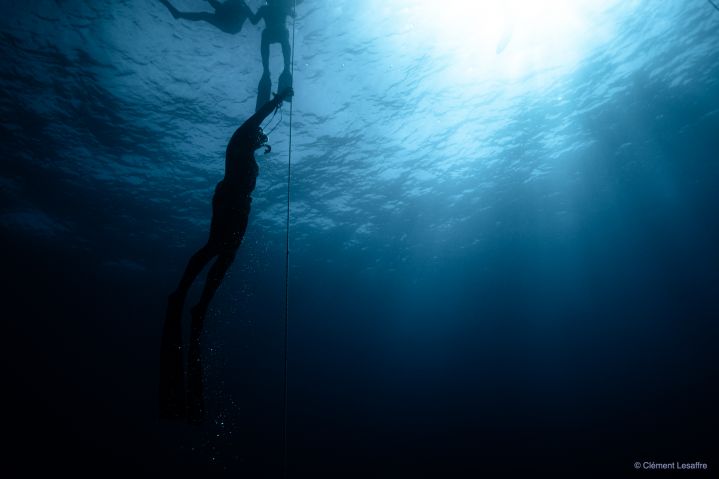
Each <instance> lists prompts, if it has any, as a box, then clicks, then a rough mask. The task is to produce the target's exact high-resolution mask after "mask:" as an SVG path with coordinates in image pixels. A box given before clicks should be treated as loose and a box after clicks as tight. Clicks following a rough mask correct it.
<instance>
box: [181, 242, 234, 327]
mask: <svg viewBox="0 0 719 479" xmlns="http://www.w3.org/2000/svg"><path fill="white" fill-rule="evenodd" d="M236 252H237V249H232V250H228V251H224V252H222V253H220V255H219V256H218V257H217V260H216V261H215V263H214V264H213V265H212V266H211V267H210V271H209V272H208V273H207V280H206V281H205V288H204V289H203V290H202V296H200V301H199V302H198V303H197V305H195V306H194V307H193V308H192V310H191V311H192V325H191V330H190V333H191V335H190V337H191V340H193V341H199V338H200V333H202V323H203V322H204V320H205V314H206V313H207V308H208V307H209V305H210V301H212V297H213V296H214V295H215V292H216V291H217V288H219V287H220V284H221V283H222V280H223V279H224V277H225V273H227V270H228V269H229V268H230V265H231V264H232V262H233V261H234V260H235V254H236Z"/></svg>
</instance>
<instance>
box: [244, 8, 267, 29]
mask: <svg viewBox="0 0 719 479" xmlns="http://www.w3.org/2000/svg"><path fill="white" fill-rule="evenodd" d="M247 9H248V10H249V11H250V15H249V20H250V23H252V24H253V25H257V23H259V21H260V20H262V18H263V17H264V16H265V11H266V10H267V7H260V8H259V10H257V13H252V10H251V9H250V7H247Z"/></svg>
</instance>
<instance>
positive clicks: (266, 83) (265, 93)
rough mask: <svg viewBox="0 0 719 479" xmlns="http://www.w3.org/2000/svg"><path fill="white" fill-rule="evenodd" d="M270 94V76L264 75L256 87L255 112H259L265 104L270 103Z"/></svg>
mask: <svg viewBox="0 0 719 479" xmlns="http://www.w3.org/2000/svg"><path fill="white" fill-rule="evenodd" d="M271 93H272V80H270V75H269V74H267V73H264V74H263V75H262V78H260V84H259V85H257V104H256V105H255V111H259V109H260V108H262V107H263V106H264V104H265V103H267V102H268V101H270V94H271Z"/></svg>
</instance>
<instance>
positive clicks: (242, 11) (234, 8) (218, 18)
mask: <svg viewBox="0 0 719 479" xmlns="http://www.w3.org/2000/svg"><path fill="white" fill-rule="evenodd" d="M160 2H161V3H162V4H163V5H164V6H165V7H167V9H168V10H169V11H170V13H171V14H172V16H173V17H174V18H176V19H183V20H190V21H194V22H207V23H209V24H210V25H213V26H215V27H217V28H218V29H219V30H222V31H223V32H225V33H231V34H235V33H239V32H240V31H241V30H242V25H243V24H244V23H245V20H246V19H247V18H249V16H250V15H252V11H251V10H250V7H248V6H247V4H246V3H245V0H226V1H225V2H224V3H221V2H219V1H218V0H207V2H208V3H209V4H210V5H211V6H212V8H214V9H215V11H214V13H210V12H181V11H179V10H178V9H176V8H175V7H174V6H173V5H172V4H171V3H170V2H169V0H160ZM268 100H269V98H268Z"/></svg>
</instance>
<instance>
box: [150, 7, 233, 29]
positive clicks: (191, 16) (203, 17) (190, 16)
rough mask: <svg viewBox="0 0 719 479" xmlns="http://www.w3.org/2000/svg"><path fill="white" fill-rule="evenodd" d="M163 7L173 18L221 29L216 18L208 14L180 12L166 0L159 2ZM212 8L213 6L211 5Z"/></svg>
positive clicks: (212, 14)
mask: <svg viewBox="0 0 719 479" xmlns="http://www.w3.org/2000/svg"><path fill="white" fill-rule="evenodd" d="M160 2H162V4H163V5H164V6H166V7H167V9H168V10H169V11H170V13H171V14H172V16H173V17H174V18H181V19H183V20H189V21H191V22H207V23H209V24H210V25H212V26H215V27H217V28H220V29H221V28H222V27H221V26H220V25H219V22H218V21H217V16H216V15H215V14H214V13H210V12H181V11H179V10H178V9H176V8H175V7H173V6H172V4H171V3H170V2H168V1H167V0H160ZM213 6H214V5H213Z"/></svg>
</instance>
